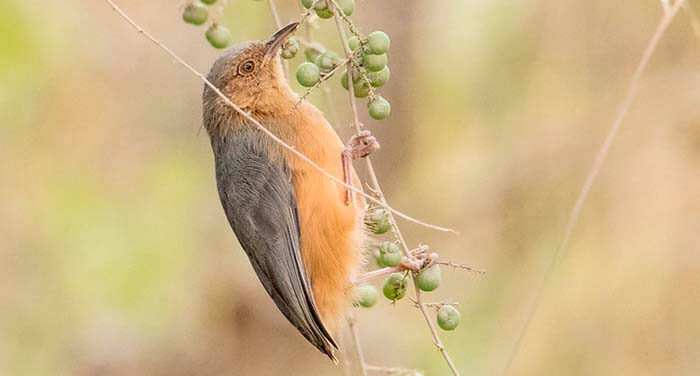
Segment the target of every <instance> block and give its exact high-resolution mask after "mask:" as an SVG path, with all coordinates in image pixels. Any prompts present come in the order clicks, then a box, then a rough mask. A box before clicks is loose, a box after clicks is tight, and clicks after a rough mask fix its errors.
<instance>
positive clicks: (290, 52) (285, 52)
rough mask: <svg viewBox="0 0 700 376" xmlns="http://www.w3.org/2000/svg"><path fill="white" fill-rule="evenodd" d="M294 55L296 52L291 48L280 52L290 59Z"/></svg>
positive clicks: (283, 56)
mask: <svg viewBox="0 0 700 376" xmlns="http://www.w3.org/2000/svg"><path fill="white" fill-rule="evenodd" d="M294 55H295V54H294V53H293V52H292V51H290V50H282V52H280V56H282V59H287V60H289V59H291V58H293V57H294Z"/></svg>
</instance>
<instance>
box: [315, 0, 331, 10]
mask: <svg viewBox="0 0 700 376" xmlns="http://www.w3.org/2000/svg"><path fill="white" fill-rule="evenodd" d="M314 9H315V10H324V9H328V3H327V2H326V0H320V1H319V2H317V3H316V5H314Z"/></svg>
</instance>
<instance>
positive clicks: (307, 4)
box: [301, 0, 314, 9]
mask: <svg viewBox="0 0 700 376" xmlns="http://www.w3.org/2000/svg"><path fill="white" fill-rule="evenodd" d="M301 5H303V6H304V8H306V9H311V6H312V5H314V0H301Z"/></svg>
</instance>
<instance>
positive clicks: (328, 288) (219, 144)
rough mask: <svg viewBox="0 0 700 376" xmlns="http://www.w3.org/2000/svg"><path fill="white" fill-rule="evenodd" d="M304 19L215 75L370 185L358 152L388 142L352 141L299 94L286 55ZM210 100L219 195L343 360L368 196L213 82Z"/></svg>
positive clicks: (314, 334)
mask: <svg viewBox="0 0 700 376" xmlns="http://www.w3.org/2000/svg"><path fill="white" fill-rule="evenodd" d="M297 26H298V23H296V22H295V23H291V24H289V25H287V26H284V27H283V28H281V29H280V30H278V31H277V32H276V33H274V34H273V35H272V36H271V37H270V38H268V39H266V40H262V41H252V42H243V43H240V44H238V45H236V46H234V47H232V48H231V49H230V50H229V51H228V52H227V53H226V54H224V55H223V56H221V57H220V58H219V59H218V60H216V62H215V63H214V65H213V66H212V68H211V70H210V72H209V74H208V79H209V81H210V82H211V83H212V84H213V85H214V86H216V87H217V88H218V89H219V90H221V92H222V93H223V94H224V95H226V96H227V97H228V98H229V99H230V100H231V101H233V103H235V104H236V105H237V106H239V107H240V108H241V109H242V110H243V111H245V112H247V113H249V114H250V116H252V117H253V118H255V119H256V120H258V121H259V122H260V123H261V124H262V125H263V126H264V127H265V128H267V129H268V130H270V131H271V132H272V133H274V134H275V135H277V136H278V137H279V138H281V139H282V140H284V141H285V142H286V143H287V144H289V145H292V146H293V147H294V148H296V149H297V150H298V151H299V152H301V153H303V154H304V155H306V156H307V157H309V158H310V159H311V160H313V161H314V162H315V163H317V164H318V165H319V166H320V167H321V168H323V169H324V170H325V171H327V172H329V173H330V174H332V175H333V176H335V177H336V178H338V179H340V180H343V181H345V182H346V184H349V185H351V186H353V187H355V188H357V189H361V187H362V185H361V183H360V181H359V179H358V178H357V175H356V174H355V171H354V170H353V168H352V164H351V163H352V160H353V159H357V158H361V157H365V156H367V155H368V154H370V153H371V152H373V151H375V150H377V149H378V148H379V144H378V143H377V140H376V139H375V138H374V137H373V136H372V135H371V134H370V133H369V132H368V131H363V132H361V133H359V134H358V135H356V136H354V137H353V138H352V139H351V140H350V142H349V143H348V144H347V145H344V144H343V143H342V141H341V140H340V138H339V136H338V134H337V133H336V132H335V130H334V129H333V127H332V126H331V124H330V123H329V122H328V121H327V120H326V119H325V117H324V116H323V114H322V113H321V111H319V110H318V109H317V108H316V107H314V106H313V105H312V104H309V103H308V102H302V103H299V96H298V95H297V94H296V93H294V91H292V89H291V88H290V86H289V84H288V83H287V80H286V78H285V75H284V72H283V69H282V64H281V60H280V56H279V52H280V49H281V46H282V45H283V44H284V43H285V41H286V40H287V39H288V38H289V37H290V35H291V34H292V33H293V32H294V31H295V30H296V28H297ZM202 100H203V123H204V127H205V128H206V130H207V133H208V135H209V138H210V140H211V146H212V150H213V152H214V162H215V170H216V182H217V188H218V191H219V197H220V199H221V204H222V206H223V209H224V212H225V213H226V217H227V218H228V222H229V224H230V225H231V228H232V229H233V232H234V233H235V234H236V237H237V238H238V241H239V242H240V243H241V246H242V248H243V250H244V251H245V253H246V254H247V255H248V258H249V259H250V262H251V264H252V266H253V269H254V270H255V272H256V273H257V275H258V278H259V279H260V282H262V284H263V286H264V287H265V290H266V291H267V293H268V294H269V295H270V297H271V298H272V299H273V301H274V302H275V304H276V305H277V307H278V308H279V310H280V311H281V312H282V313H283V314H284V316H286V318H287V319H288V320H289V322H291V323H292V325H294V326H295V327H296V328H297V329H298V330H299V332H301V334H302V335H303V336H304V337H306V339H307V340H308V341H309V342H311V343H312V344H313V345H314V346H316V347H317V348H318V349H319V350H320V351H321V352H323V353H324V354H326V355H327V356H328V357H330V358H331V359H332V360H333V361H334V362H336V363H337V359H336V357H335V355H334V351H335V350H337V349H338V345H337V343H336V341H335V340H334V338H333V334H332V333H333V332H334V331H335V330H336V329H337V327H338V324H339V321H340V320H341V319H342V318H343V317H344V314H345V311H346V309H347V308H348V307H349V306H350V298H349V292H350V289H351V287H352V280H353V278H354V277H355V276H356V274H357V273H358V271H359V269H360V265H361V260H362V257H361V252H362V249H363V245H364V243H365V240H366V235H365V230H364V221H363V218H364V215H365V211H366V210H367V208H366V204H365V202H364V200H363V199H362V196H361V195H356V193H355V192H352V191H350V190H348V189H347V188H346V187H344V186H342V185H340V184H338V183H336V182H334V181H332V180H331V179H329V178H328V177H327V176H324V175H322V174H321V173H320V172H319V171H318V170H316V169H315V168H314V167H313V166H311V165H310V164H309V163H307V162H305V161H303V160H301V159H300V158H298V157H297V156H295V155H293V154H292V153H291V152H290V151H289V150H287V149H284V148H283V147H282V146H280V145H279V144H278V143H276V142H274V141H273V140H272V139H271V138H270V137H268V136H267V135H265V134H264V133H263V132H262V131H260V130H259V129H258V128H256V127H255V126H254V125H253V124H252V123H251V122H250V121H249V120H248V119H246V118H245V117H244V116H242V115H241V114H239V113H238V112H236V110H235V109H234V108H232V107H231V106H229V105H227V104H226V103H225V102H224V100H223V99H222V98H221V97H219V96H218V95H217V94H216V93H215V92H214V91H213V90H211V89H210V88H209V87H207V86H205V88H204V93H203V98H202Z"/></svg>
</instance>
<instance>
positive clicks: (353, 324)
mask: <svg viewBox="0 0 700 376" xmlns="http://www.w3.org/2000/svg"><path fill="white" fill-rule="evenodd" d="M348 325H349V326H350V335H351V336H352V341H353V343H354V345H355V350H357V351H356V352H357V363H358V364H359V367H360V372H361V373H362V376H367V364H366V363H365V355H364V353H363V352H362V344H361V343H360V336H359V335H358V334H357V321H356V320H355V315H354V314H353V313H352V312H349V313H348Z"/></svg>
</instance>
